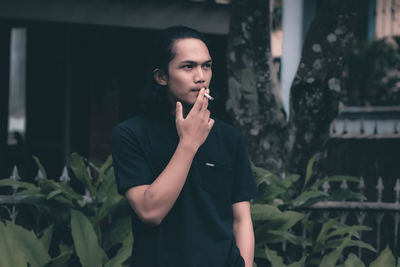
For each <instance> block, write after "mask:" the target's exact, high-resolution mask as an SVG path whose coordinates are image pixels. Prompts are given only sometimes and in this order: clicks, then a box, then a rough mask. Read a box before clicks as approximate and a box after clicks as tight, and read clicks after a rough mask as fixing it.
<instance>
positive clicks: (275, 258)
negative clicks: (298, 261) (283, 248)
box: [265, 247, 286, 267]
mask: <svg viewBox="0 0 400 267" xmlns="http://www.w3.org/2000/svg"><path fill="white" fill-rule="evenodd" d="M265 255H267V259H268V260H269V261H270V262H271V266H272V267H285V266H286V265H285V264H284V263H283V259H282V257H281V256H279V255H278V253H277V252H276V251H274V250H271V249H269V248H268V247H266V248H265Z"/></svg>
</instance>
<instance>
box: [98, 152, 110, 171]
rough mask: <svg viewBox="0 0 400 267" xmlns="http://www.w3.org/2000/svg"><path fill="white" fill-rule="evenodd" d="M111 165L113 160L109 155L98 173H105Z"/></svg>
mask: <svg viewBox="0 0 400 267" xmlns="http://www.w3.org/2000/svg"><path fill="white" fill-rule="evenodd" d="M112 164H113V160H112V156H111V155H109V156H108V157H107V159H106V161H105V162H104V164H103V165H101V167H100V172H101V173H105V172H106V170H107V169H108V168H109V167H110V166H111V165H112Z"/></svg>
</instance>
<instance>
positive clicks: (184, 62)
mask: <svg viewBox="0 0 400 267" xmlns="http://www.w3.org/2000/svg"><path fill="white" fill-rule="evenodd" d="M207 63H212V59H209V60H207V61H204V62H203V63H201V64H207ZM180 64H198V62H196V61H192V60H184V61H181V63H180Z"/></svg>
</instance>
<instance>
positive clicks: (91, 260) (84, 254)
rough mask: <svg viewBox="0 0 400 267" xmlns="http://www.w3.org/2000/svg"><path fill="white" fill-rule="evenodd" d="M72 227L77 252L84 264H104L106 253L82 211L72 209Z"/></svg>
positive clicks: (93, 266) (94, 265)
mask: <svg viewBox="0 0 400 267" xmlns="http://www.w3.org/2000/svg"><path fill="white" fill-rule="evenodd" d="M71 229H72V238H73V240H74V246H75V252H76V254H77V255H78V257H79V260H80V262H81V264H82V266H83V267H96V266H102V260H103V258H104V257H105V253H104V251H103V250H102V248H101V247H100V246H99V241H98V239H97V236H96V233H95V231H94V229H93V226H92V224H91V223H90V221H89V219H88V218H87V217H86V216H85V215H84V214H83V213H81V212H80V211H77V210H73V209H72V210H71Z"/></svg>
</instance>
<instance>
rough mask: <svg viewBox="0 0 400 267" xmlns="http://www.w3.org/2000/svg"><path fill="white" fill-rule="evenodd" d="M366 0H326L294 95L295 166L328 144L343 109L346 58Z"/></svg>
mask: <svg viewBox="0 0 400 267" xmlns="http://www.w3.org/2000/svg"><path fill="white" fill-rule="evenodd" d="M359 6H360V1H358V0H357V1H356V0H354V1H347V0H340V1H337V0H336V1H335V0H325V1H323V6H322V7H321V9H320V10H319V12H318V13H317V15H316V17H315V18H314V21H313V23H312V24H311V26H310V29H309V31H308V33H307V36H306V40H305V43H304V46H303V51H302V57H301V60H300V64H299V67H298V70H297V73H296V76H295V79H294V81H293V84H292V87H291V96H290V104H291V111H290V127H289V129H290V136H291V137H292V138H291V140H293V142H291V144H290V148H289V150H290V157H289V166H288V169H289V171H290V172H294V173H303V172H304V170H305V166H306V164H307V161H308V160H309V159H310V158H311V157H312V156H313V155H314V154H315V153H317V152H321V151H323V150H324V146H325V145H326V142H327V141H328V139H329V125H330V123H331V122H332V120H333V119H334V118H335V117H336V116H337V115H338V106H339V96H340V84H341V75H342V72H343V63H344V60H345V58H346V56H347V54H348V51H350V46H351V41H352V39H353V37H354V32H355V29H356V22H357V12H356V11H357V7H359Z"/></svg>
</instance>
